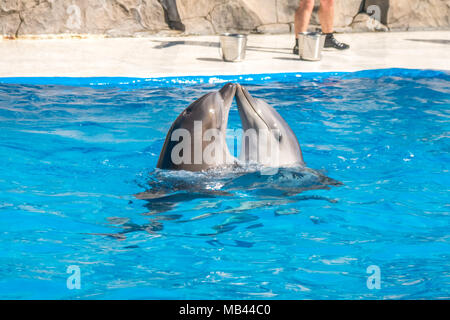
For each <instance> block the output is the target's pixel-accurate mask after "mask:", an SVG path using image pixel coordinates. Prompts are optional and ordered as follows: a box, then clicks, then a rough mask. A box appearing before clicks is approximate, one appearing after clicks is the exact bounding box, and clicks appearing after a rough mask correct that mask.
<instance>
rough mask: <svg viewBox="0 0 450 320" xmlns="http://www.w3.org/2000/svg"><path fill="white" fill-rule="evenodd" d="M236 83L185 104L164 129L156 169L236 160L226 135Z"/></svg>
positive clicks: (203, 166) (201, 166) (197, 167)
mask: <svg viewBox="0 0 450 320" xmlns="http://www.w3.org/2000/svg"><path fill="white" fill-rule="evenodd" d="M236 87H237V85H236V84H234V83H227V84H226V85H224V86H223V87H222V89H220V90H219V91H216V92H211V93H208V94H206V95H204V96H202V97H201V98H200V99H198V100H197V101H195V102H193V103H192V104H191V105H190V106H188V107H187V108H186V109H185V110H184V111H183V112H182V113H181V114H180V115H179V116H178V118H177V119H176V120H175V121H174V122H173V124H172V126H171V127H170V129H169V132H168V133H167V136H166V140H165V142H164V145H163V148H162V150H161V154H160V156H159V160H158V163H157V165H156V167H157V168H159V169H169V170H186V171H203V170H208V169H211V168H216V167H221V166H224V165H228V164H233V163H234V162H235V159H234V157H233V156H232V155H231V154H230V152H229V150H228V147H227V144H226V140H225V136H226V129H227V124H228V114H229V111H230V108H231V104H232V102H233V99H234V96H235V93H236Z"/></svg>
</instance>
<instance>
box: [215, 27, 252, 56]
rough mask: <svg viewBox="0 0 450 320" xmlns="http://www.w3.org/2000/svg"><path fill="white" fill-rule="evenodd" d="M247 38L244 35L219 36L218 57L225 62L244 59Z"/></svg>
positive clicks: (229, 34) (227, 34) (228, 34)
mask: <svg viewBox="0 0 450 320" xmlns="http://www.w3.org/2000/svg"><path fill="white" fill-rule="evenodd" d="M246 47H247V36H246V35H245V34H237V33H224V34H222V35H221V36H220V56H221V57H222V59H223V60H224V61H227V62H240V61H243V60H244V59H245V50H246Z"/></svg>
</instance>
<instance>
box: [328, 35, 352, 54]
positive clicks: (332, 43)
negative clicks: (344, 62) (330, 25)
mask: <svg viewBox="0 0 450 320" xmlns="http://www.w3.org/2000/svg"><path fill="white" fill-rule="evenodd" d="M324 48H333V49H337V50H346V49H348V48H350V46H349V45H348V44H346V43H342V42H339V41H338V40H337V39H336V38H335V37H334V35H333V34H332V33H326V38H325V44H324Z"/></svg>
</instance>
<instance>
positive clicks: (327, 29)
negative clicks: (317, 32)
mask: <svg viewBox="0 0 450 320" xmlns="http://www.w3.org/2000/svg"><path fill="white" fill-rule="evenodd" d="M319 21H320V25H321V26H322V32H323V33H333V23H334V0H320V8H319Z"/></svg>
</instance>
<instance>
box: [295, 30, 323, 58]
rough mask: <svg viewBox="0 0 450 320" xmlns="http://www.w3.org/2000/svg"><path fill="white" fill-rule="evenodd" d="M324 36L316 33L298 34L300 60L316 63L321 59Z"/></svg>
mask: <svg viewBox="0 0 450 320" xmlns="http://www.w3.org/2000/svg"><path fill="white" fill-rule="evenodd" d="M324 43H325V35H324V34H322V33H318V32H302V33H299V34H298V53H299V55H300V59H302V60H308V61H318V60H320V59H322V49H323V45H324Z"/></svg>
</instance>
